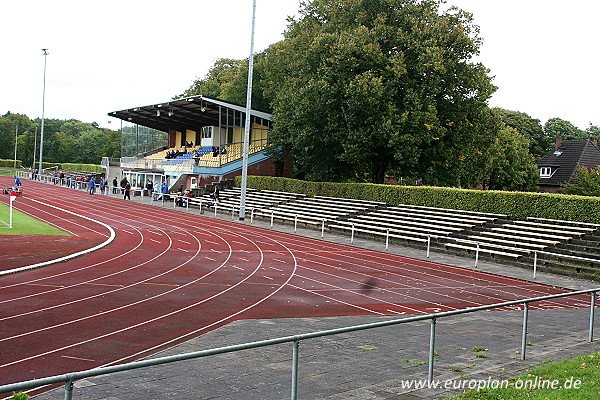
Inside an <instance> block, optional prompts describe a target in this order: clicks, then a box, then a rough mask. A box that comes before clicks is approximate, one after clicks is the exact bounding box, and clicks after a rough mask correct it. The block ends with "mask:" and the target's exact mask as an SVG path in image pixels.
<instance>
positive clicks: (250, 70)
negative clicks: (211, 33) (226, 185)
mask: <svg viewBox="0 0 600 400" xmlns="http://www.w3.org/2000/svg"><path fill="white" fill-rule="evenodd" d="M255 20H256V0H253V2H252V33H251V34H250V56H249V57H248V88H247V90H246V126H245V128H244V154H243V158H242V193H241V197H240V221H243V220H244V217H245V216H246V187H247V184H248V148H249V146H250V143H249V142H250V120H251V119H252V117H251V116H250V111H251V110H252V74H253V71H254V25H255Z"/></svg>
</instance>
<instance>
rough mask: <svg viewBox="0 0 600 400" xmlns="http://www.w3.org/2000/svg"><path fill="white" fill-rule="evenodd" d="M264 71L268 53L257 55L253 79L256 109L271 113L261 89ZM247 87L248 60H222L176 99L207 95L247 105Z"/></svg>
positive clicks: (253, 105) (216, 62) (254, 107)
mask: <svg viewBox="0 0 600 400" xmlns="http://www.w3.org/2000/svg"><path fill="white" fill-rule="evenodd" d="M263 71H264V54H255V55H254V70H253V72H254V73H253V77H252V86H253V90H252V108H253V109H257V110H262V111H267V112H269V111H270V105H269V101H268V100H266V99H265V97H264V95H263V90H262V89H261V82H262V77H263V74H264V72H263ZM247 87H248V59H245V60H234V59H230V58H221V59H218V60H217V61H215V63H214V64H213V66H212V67H211V69H210V70H209V71H208V74H206V76H205V77H204V78H202V79H196V80H195V81H194V82H193V83H192V85H191V86H190V87H189V88H188V89H187V90H185V91H184V92H183V93H182V94H181V95H179V96H176V98H182V97H191V96H198V95H203V96H209V97H215V98H219V99H222V100H226V101H230V102H232V103H235V104H241V105H246V93H247Z"/></svg>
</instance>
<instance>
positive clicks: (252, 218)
mask: <svg viewBox="0 0 600 400" xmlns="http://www.w3.org/2000/svg"><path fill="white" fill-rule="evenodd" d="M252 220H254V207H252V210H250V223H252Z"/></svg>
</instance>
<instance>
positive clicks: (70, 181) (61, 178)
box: [13, 172, 220, 207]
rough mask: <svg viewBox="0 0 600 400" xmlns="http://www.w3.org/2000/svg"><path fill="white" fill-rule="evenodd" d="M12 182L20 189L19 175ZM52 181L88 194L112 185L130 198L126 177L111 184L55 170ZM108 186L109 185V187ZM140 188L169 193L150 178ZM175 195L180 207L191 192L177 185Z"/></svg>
mask: <svg viewBox="0 0 600 400" xmlns="http://www.w3.org/2000/svg"><path fill="white" fill-rule="evenodd" d="M13 178H14V183H13V188H15V190H18V191H20V189H21V186H22V182H21V179H20V178H19V177H17V176H16V175H13ZM51 180H52V182H53V183H54V184H59V185H65V186H67V187H69V188H74V189H87V191H88V193H89V194H90V195H93V194H95V193H96V189H99V190H100V193H101V194H102V195H105V194H108V192H109V190H110V187H112V193H113V194H117V193H118V190H119V189H120V190H121V194H122V195H123V199H124V200H131V190H132V186H131V183H130V182H129V180H128V179H127V178H126V177H123V178H122V179H121V181H120V182H119V181H118V179H117V177H114V178H113V180H112V185H110V184H109V181H108V180H107V179H106V178H104V177H103V176H100V177H99V178H98V177H94V176H84V175H80V176H72V175H69V176H66V175H65V174H64V173H62V172H56V173H55V174H53V176H52V179H51ZM109 186H110V187H109ZM140 189H141V190H142V191H143V192H144V194H145V195H147V196H154V198H155V199H158V198H159V197H163V198H165V197H166V196H168V195H169V186H168V185H167V183H166V182H163V183H162V184H161V185H160V186H159V185H157V184H155V183H154V182H153V181H152V180H151V179H147V180H146V182H143V183H142V184H141V185H140ZM176 193H177V197H176V198H175V204H176V205H178V206H181V207H186V206H187V205H188V203H189V199H191V198H192V197H193V196H192V192H191V190H190V189H184V187H183V185H179V187H178V188H177V191H176ZM210 199H211V204H212V205H218V204H219V201H220V195H219V188H218V187H216V186H215V189H214V191H213V193H211V195H210Z"/></svg>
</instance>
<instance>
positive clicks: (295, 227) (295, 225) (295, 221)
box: [294, 214, 298, 233]
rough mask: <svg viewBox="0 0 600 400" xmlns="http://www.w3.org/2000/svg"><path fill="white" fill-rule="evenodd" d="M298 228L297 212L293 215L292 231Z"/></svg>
mask: <svg viewBox="0 0 600 400" xmlns="http://www.w3.org/2000/svg"><path fill="white" fill-rule="evenodd" d="M297 229H298V214H296V215H294V233H296V230H297Z"/></svg>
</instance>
